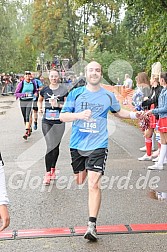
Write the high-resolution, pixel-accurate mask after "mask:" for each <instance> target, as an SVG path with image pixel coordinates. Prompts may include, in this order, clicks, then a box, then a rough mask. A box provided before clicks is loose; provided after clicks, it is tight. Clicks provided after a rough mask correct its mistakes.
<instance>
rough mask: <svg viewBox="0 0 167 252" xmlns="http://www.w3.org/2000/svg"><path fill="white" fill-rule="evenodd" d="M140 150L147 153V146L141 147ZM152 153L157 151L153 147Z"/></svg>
mask: <svg viewBox="0 0 167 252" xmlns="http://www.w3.org/2000/svg"><path fill="white" fill-rule="evenodd" d="M139 150H140V151H143V152H145V151H146V146H143V147H141V148H140V149H139ZM152 151H155V148H153V147H152Z"/></svg>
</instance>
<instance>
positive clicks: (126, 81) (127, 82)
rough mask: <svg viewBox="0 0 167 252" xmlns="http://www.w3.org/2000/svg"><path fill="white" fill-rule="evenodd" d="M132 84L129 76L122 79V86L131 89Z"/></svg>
mask: <svg viewBox="0 0 167 252" xmlns="http://www.w3.org/2000/svg"><path fill="white" fill-rule="evenodd" d="M132 84H133V81H132V79H130V78H127V79H126V80H125V81H124V86H125V87H126V88H131V89H132Z"/></svg>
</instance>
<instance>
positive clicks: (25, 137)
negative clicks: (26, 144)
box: [23, 131, 28, 140]
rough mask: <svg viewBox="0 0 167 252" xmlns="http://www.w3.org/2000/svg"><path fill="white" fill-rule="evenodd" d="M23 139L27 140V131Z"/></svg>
mask: <svg viewBox="0 0 167 252" xmlns="http://www.w3.org/2000/svg"><path fill="white" fill-rule="evenodd" d="M23 138H24V139H25V140H27V138H28V132H27V131H26V133H25V134H24V136H23Z"/></svg>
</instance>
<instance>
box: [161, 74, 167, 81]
mask: <svg viewBox="0 0 167 252" xmlns="http://www.w3.org/2000/svg"><path fill="white" fill-rule="evenodd" d="M160 77H161V78H163V79H164V80H165V82H166V83H167V72H162V73H161V74H160Z"/></svg>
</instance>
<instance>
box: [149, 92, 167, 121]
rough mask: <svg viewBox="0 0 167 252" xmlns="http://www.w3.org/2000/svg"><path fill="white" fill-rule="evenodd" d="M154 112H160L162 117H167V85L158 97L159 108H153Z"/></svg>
mask: <svg viewBox="0 0 167 252" xmlns="http://www.w3.org/2000/svg"><path fill="white" fill-rule="evenodd" d="M152 113H153V114H154V115H156V114H158V115H159V117H160V118H165V117H167V87H165V88H163V89H162V91H161V93H160V95H159V98H158V108H156V109H153V110H152Z"/></svg>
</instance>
